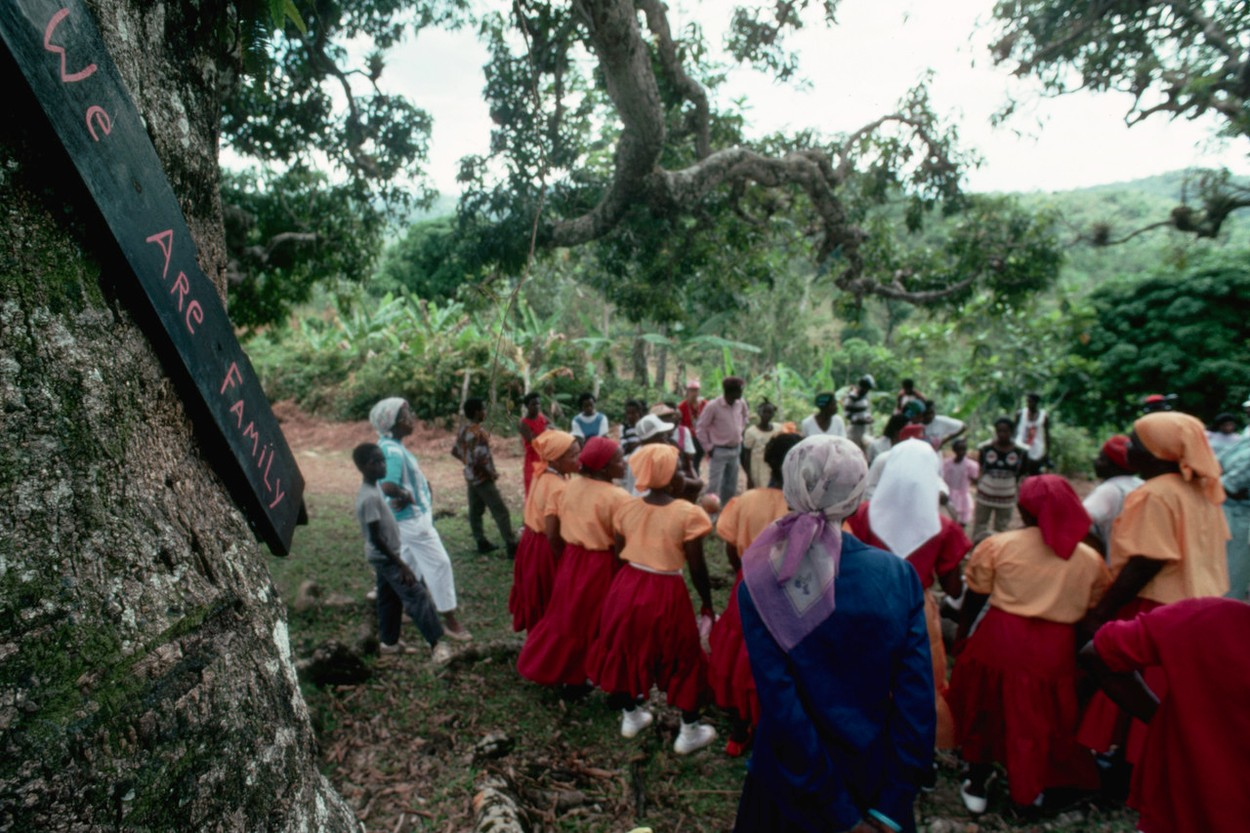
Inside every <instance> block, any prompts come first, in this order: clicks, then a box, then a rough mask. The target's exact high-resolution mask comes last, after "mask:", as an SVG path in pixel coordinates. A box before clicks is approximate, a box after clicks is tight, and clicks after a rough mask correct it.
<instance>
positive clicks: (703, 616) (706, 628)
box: [699, 610, 716, 640]
mask: <svg viewBox="0 0 1250 833" xmlns="http://www.w3.org/2000/svg"><path fill="white" fill-rule="evenodd" d="M714 624H716V617H714V616H713V615H712V612H711V611H710V610H704V612H702V613H700V614H699V639H700V640H704V639H707V638H708V637H709V636H711V635H712V625H714Z"/></svg>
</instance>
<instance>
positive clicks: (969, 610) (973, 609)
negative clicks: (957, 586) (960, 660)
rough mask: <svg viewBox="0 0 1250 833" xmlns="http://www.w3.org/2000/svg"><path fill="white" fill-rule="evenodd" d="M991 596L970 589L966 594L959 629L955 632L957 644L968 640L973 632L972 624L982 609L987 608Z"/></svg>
mask: <svg viewBox="0 0 1250 833" xmlns="http://www.w3.org/2000/svg"><path fill="white" fill-rule="evenodd" d="M989 598H990V597H989V596H988V595H986V594H985V593H978V592H976V591H975V590H972V589H971V588H969V589H968V590H967V591H965V592H964V604H963V608H962V609H961V610H960V618H959V628H958V630H956V631H955V642H957V643H958V642H960V641H961V640H964V639H967V638H968V633H969V632H970V631H971V630H972V623H973V622H975V621H976V620H977V616H979V615H980V613H981V608H983V607H985V603H986V601H988V600H989Z"/></svg>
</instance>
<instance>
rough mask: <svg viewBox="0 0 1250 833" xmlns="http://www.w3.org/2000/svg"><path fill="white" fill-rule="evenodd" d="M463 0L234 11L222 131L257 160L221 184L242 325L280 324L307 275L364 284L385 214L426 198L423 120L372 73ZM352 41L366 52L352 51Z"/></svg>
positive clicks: (450, 15) (288, 2)
mask: <svg viewBox="0 0 1250 833" xmlns="http://www.w3.org/2000/svg"><path fill="white" fill-rule="evenodd" d="M464 7H465V3H464V2H463V0H360V2H353V3H333V2H316V3H310V4H308V5H302V4H301V6H300V8H302V9H304V15H301V12H300V11H299V9H297V8H296V6H295V5H294V2H293V0H248V1H247V2H245V3H242V4H241V5H240V6H239V7H238V9H237V16H236V17H234V18H232V20H233V21H234V25H233V28H232V29H230V28H228V29H227V31H226V33H225V38H224V40H225V43H224V47H225V50H226V52H227V54H228V55H229V56H230V58H232V59H233V61H234V63H235V64H236V67H235V70H236V71H235V72H227V73H223V82H224V84H225V85H226V87H225V91H224V95H223V106H222V126H221V130H222V136H221V139H222V143H223V144H224V145H227V146H229V147H230V148H231V150H232V151H233V152H234V153H235V154H237V155H238V156H241V157H243V158H244V159H245V160H246V164H251V165H254V166H256V169H255V170H252V171H248V172H246V173H242V174H227V175H226V176H225V177H224V178H223V184H222V203H223V206H224V208H225V214H226V216H227V219H228V221H230V220H231V219H232V218H233V220H234V223H233V227H232V228H231V229H230V234H229V239H228V249H229V255H230V268H231V296H232V298H231V300H232V306H231V313H232V318H233V319H234V321H235V322H236V323H237V324H241V325H244V326H254V325H259V324H268V323H272V322H275V321H277V320H280V318H281V317H282V316H283V315H284V314H285V313H286V312H287V311H288V310H289V308H290V307H291V306H292V305H294V304H299V303H301V302H303V301H305V300H307V298H308V297H309V293H310V289H311V287H312V286H313V285H315V284H318V283H325V282H329V281H333V280H336V279H342V278H347V279H350V280H362V279H363V278H364V277H365V276H366V274H367V272H368V269H369V266H370V264H371V260H372V258H373V256H375V255H376V253H377V252H378V251H379V250H380V248H381V245H380V241H381V239H382V234H383V231H384V227H385V224H386V220H387V218H388V217H389V216H391V215H392V214H396V213H400V212H403V211H406V210H408V209H410V208H411V207H412V205H413V203H414V202H416V203H428V202H429V201H430V200H431V199H432V198H433V196H434V195H433V194H432V193H431V192H430V191H429V190H428V188H426V187H425V185H424V184H423V182H422V180H421V170H420V165H421V163H422V162H424V160H425V157H426V150H427V148H426V143H427V140H428V137H429V133H430V126H431V123H430V117H429V115H428V114H427V113H425V112H424V111H423V110H421V109H420V108H418V107H417V106H416V105H414V104H413V103H412V102H410V101H409V100H408V99H406V98H405V97H403V96H402V95H393V94H389V93H387V92H385V91H384V90H383V89H382V87H381V86H380V85H379V84H378V80H379V79H380V77H381V75H382V73H383V71H384V69H385V59H384V55H385V52H386V50H387V49H389V48H390V47H392V46H394V45H395V44H397V43H399V42H400V41H401V40H402V39H403V38H404V37H405V36H406V35H407V34H408V33H411V32H415V31H417V30H419V29H420V28H422V27H425V26H430V25H443V26H455V25H459V23H461V22H462V19H463V13H464ZM288 23H289V24H290V25H287V24H288ZM351 42H364V43H368V44H371V46H372V51H369V52H368V53H366V54H363V55H361V54H359V50H353V49H349V48H348V46H347V44H349V43H351ZM238 70H242V71H238ZM414 181H415V182H416V184H415V185H413V184H412V183H413V182H414Z"/></svg>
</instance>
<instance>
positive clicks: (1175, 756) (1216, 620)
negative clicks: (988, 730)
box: [1094, 598, 1250, 833]
mask: <svg viewBox="0 0 1250 833" xmlns="http://www.w3.org/2000/svg"><path fill="white" fill-rule="evenodd" d="M1248 640H1250V605H1247V604H1246V603H1244V602H1239V601H1234V600H1232V599H1221V598H1202V599H1190V600H1187V601H1181V602H1175V603H1173V604H1169V605H1164V606H1163V607H1159V608H1156V609H1154V610H1152V611H1150V612H1148V613H1143V614H1141V615H1140V616H1138V617H1137V618H1135V619H1132V620H1126V621H1119V622H1109V623H1107V624H1106V625H1104V626H1103V627H1102V628H1101V629H1100V630H1099V631H1098V634H1097V636H1095V637H1094V647H1095V648H1096V649H1097V651H1098V654H1099V656H1101V657H1102V660H1103V662H1105V663H1106V664H1107V666H1108V667H1109V668H1110V669H1111V670H1112V671H1141V670H1146V669H1155V670H1159V671H1161V672H1162V674H1163V675H1164V676H1165V677H1166V679H1167V684H1168V685H1167V694H1166V695H1164V696H1163V697H1162V698H1161V702H1160V704H1159V710H1158V711H1157V712H1156V713H1155V716H1154V719H1153V720H1152V721H1151V722H1150V724H1149V727H1148V731H1147V733H1146V738H1145V744H1144V746H1143V749H1142V754H1141V759H1140V760H1139V761H1138V763H1137V765H1136V766H1135V767H1134V768H1133V788H1132V792H1131V794H1130V796H1129V806H1131V807H1133V808H1135V809H1136V810H1137V811H1138V812H1140V813H1141V819H1140V822H1139V824H1138V829H1140V830H1143V831H1146V833H1156V831H1158V833H1164V832H1165V831H1166V833H1234V831H1237V832H1238V833H1239V831H1243V830H1247V829H1250V790H1247V789H1246V780H1247V777H1248V776H1250V708H1248V707H1247V704H1248V703H1250V653H1247V650H1246V643H1247V641H1248Z"/></svg>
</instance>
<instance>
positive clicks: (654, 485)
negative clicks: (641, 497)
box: [629, 443, 678, 489]
mask: <svg viewBox="0 0 1250 833" xmlns="http://www.w3.org/2000/svg"><path fill="white" fill-rule="evenodd" d="M677 458H678V454H677V449H676V448H675V447H674V446H671V445H667V444H660V443H655V444H652V445H644V446H642V447H640V448H639V449H638V450H637V451H635V452H634V453H633V454H631V455H630V456H629V468H630V470H631V471H632V472H633V473H634V485H635V486H636V487H637V488H639V489H663V488H665V487H666V486H668V484H669V483H672V482H673V475H674V474H676V473H677Z"/></svg>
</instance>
